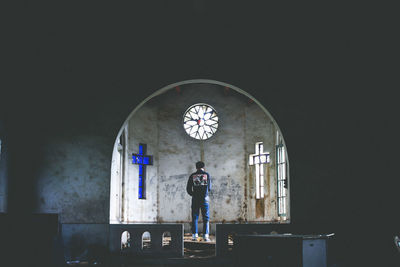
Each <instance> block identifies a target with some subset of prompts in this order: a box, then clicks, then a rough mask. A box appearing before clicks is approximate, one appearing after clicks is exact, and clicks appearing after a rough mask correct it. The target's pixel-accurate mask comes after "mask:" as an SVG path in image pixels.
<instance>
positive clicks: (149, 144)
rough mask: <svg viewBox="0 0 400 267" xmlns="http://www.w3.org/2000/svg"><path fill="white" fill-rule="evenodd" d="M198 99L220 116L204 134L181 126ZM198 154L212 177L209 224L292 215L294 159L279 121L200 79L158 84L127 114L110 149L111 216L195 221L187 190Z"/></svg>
mask: <svg viewBox="0 0 400 267" xmlns="http://www.w3.org/2000/svg"><path fill="white" fill-rule="evenodd" d="M197 103H206V104H208V105H210V106H212V107H213V108H214V109H215V111H216V113H217V115H218V119H219V121H218V129H217V131H216V132H215V134H214V135H213V136H212V137H210V138H209V139H207V140H197V139H194V138H192V137H190V136H189V135H188V134H187V133H186V132H185V129H184V127H183V120H184V119H183V115H184V113H185V111H187V110H188V108H189V107H191V106H192V105H194V104H197ZM262 152H265V153H264V154H266V155H267V156H265V157H261V158H260V157H258V156H255V154H263V153H262ZM260 159H261V161H263V162H259V160H260ZM198 160H203V161H204V162H205V163H206V170H207V171H208V172H210V174H211V177H212V185H213V186H212V187H213V188H212V190H211V194H210V198H211V212H210V215H211V218H210V219H211V223H218V222H234V223H237V222H239V223H241V222H282V223H287V222H290V182H289V181H290V179H289V159H288V154H287V148H286V145H285V141H284V138H283V135H282V132H281V131H280V129H279V126H278V124H277V123H276V121H275V120H274V118H273V117H272V116H271V114H270V113H269V112H268V111H267V109H266V108H265V107H264V106H263V105H261V103H260V102H259V101H258V100H257V99H255V98H254V97H252V96H251V95H250V94H248V93H247V92H245V91H244V90H242V89H240V88H238V87H235V86H233V85H230V84H227V83H224V82H219V81H213V80H203V79H199V80H189V81H182V82H179V83H175V84H171V85H168V86H166V87H164V88H162V89H160V90H158V91H156V92H155V93H153V94H152V95H150V96H149V97H147V98H146V99H145V100H144V101H142V102H141V103H140V104H139V105H138V106H137V107H136V108H135V109H134V110H133V111H132V112H131V114H130V115H129V116H128V118H127V119H126V120H125V122H124V124H123V125H122V127H121V129H120V131H119V133H118V135H117V138H116V141H115V144H114V150H113V156H112V167H111V187H110V189H111V190H110V223H154V222H157V223H165V222H167V223H176V222H180V223H182V222H190V220H191V216H190V196H189V195H187V194H186V190H185V189H186V182H187V178H188V176H189V175H190V173H191V172H193V171H194V163H195V162H196V161H198ZM141 163H146V164H141ZM200 222H201V221H200Z"/></svg>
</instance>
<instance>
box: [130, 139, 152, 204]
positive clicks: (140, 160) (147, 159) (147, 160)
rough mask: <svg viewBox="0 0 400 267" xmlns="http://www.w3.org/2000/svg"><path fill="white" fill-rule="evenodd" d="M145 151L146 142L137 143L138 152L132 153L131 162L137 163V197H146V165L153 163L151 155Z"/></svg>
mask: <svg viewBox="0 0 400 267" xmlns="http://www.w3.org/2000/svg"><path fill="white" fill-rule="evenodd" d="M146 153H147V145H146V144H139V153H138V154H134V153H132V163H133V164H138V165H139V199H146V166H147V165H153V156H148V155H146Z"/></svg>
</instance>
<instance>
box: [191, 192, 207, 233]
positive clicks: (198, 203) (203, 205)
mask: <svg viewBox="0 0 400 267" xmlns="http://www.w3.org/2000/svg"><path fill="white" fill-rule="evenodd" d="M200 209H201V216H203V235H204V234H208V233H209V232H210V224H209V221H210V207H209V203H208V197H207V198H206V199H201V200H198V199H194V198H193V199H192V233H193V234H197V233H198V227H197V222H198V220H199V210H200Z"/></svg>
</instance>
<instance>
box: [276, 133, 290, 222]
mask: <svg viewBox="0 0 400 267" xmlns="http://www.w3.org/2000/svg"><path fill="white" fill-rule="evenodd" d="M280 139H281V137H280V135H279V134H278V145H277V147H276V161H277V162H276V168H277V176H278V216H281V217H285V216H286V213H287V211H286V206H287V203H286V202H287V187H288V185H287V183H288V180H287V170H286V168H287V165H286V151H285V146H284V145H283V143H282V140H280Z"/></svg>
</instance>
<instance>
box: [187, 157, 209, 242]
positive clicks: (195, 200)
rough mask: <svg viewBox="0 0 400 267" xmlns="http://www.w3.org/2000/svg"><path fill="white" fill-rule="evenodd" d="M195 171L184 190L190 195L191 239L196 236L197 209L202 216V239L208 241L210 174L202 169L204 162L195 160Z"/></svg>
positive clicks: (194, 238) (195, 238)
mask: <svg viewBox="0 0 400 267" xmlns="http://www.w3.org/2000/svg"><path fill="white" fill-rule="evenodd" d="M196 169H197V170H196V172H194V173H192V174H191V175H190V176H189V179H188V182H187V186H186V191H187V193H188V194H189V195H190V196H192V240H194V241H195V240H197V238H198V227H197V222H198V220H199V210H201V215H202V217H203V240H204V241H210V238H209V231H210V223H209V222H210V207H209V202H210V200H209V196H208V193H209V192H210V190H211V179H210V175H209V174H208V173H207V172H205V171H204V162H202V161H198V162H196Z"/></svg>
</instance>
